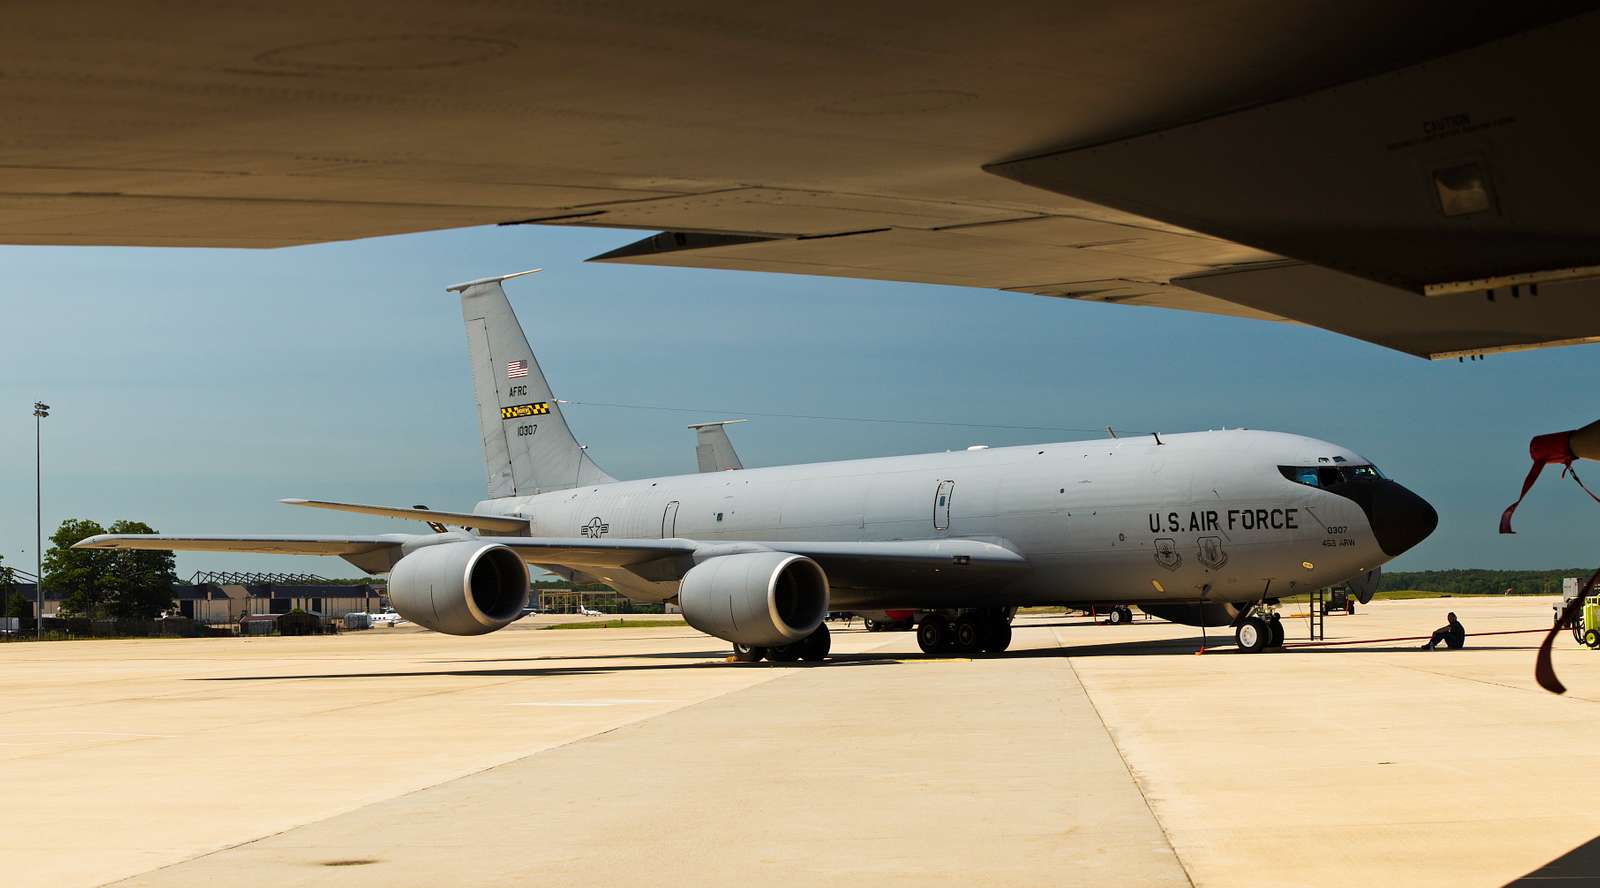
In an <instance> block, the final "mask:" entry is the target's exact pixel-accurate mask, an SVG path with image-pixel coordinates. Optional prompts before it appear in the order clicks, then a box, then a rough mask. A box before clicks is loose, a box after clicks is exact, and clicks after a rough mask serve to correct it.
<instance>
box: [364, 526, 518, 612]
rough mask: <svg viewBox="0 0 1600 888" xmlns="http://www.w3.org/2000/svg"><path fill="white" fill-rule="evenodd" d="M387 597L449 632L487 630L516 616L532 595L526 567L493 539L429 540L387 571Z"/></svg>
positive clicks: (400, 609) (405, 609)
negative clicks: (430, 543)
mask: <svg viewBox="0 0 1600 888" xmlns="http://www.w3.org/2000/svg"><path fill="white" fill-rule="evenodd" d="M389 600H390V601H392V602H393V603H394V609H395V610H396V611H397V612H399V614H400V616H402V617H405V618H406V619H407V620H410V621H411V622H413V623H416V624H417V625H418V626H425V627H427V628H429V629H432V630H434V631H435V632H444V633H447V634H449V635H483V634H484V633H487V632H493V631H495V630H496V629H499V628H501V627H502V626H505V625H506V624H507V623H510V622H511V621H512V620H515V619H516V618H517V616H518V615H519V614H521V613H522V607H523V605H524V604H526V603H527V601H528V568H527V566H526V565H524V564H523V563H522V559H521V558H519V557H517V553H515V552H513V551H511V550H510V549H508V548H506V547H505V546H501V545H496V544H493V543H477V542H472V541H462V542H457V543H440V544H439V545H435V546H426V547H424V548H421V549H418V550H416V551H415V552H412V553H410V554H409V555H406V556H405V557H404V558H401V559H400V561H399V562H398V563H397V564H395V566H394V569H393V570H392V571H390V572H389Z"/></svg>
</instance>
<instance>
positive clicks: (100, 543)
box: [72, 533, 111, 549]
mask: <svg viewBox="0 0 1600 888" xmlns="http://www.w3.org/2000/svg"><path fill="white" fill-rule="evenodd" d="M110 539H111V535H110V534H107V533H97V534H95V535H94V536H92V537H86V538H84V539H81V540H78V541H77V542H76V543H73V544H72V548H74V549H104V548H107V546H106V543H107V542H108V541H109V540H110Z"/></svg>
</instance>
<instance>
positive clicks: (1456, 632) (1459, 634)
mask: <svg viewBox="0 0 1600 888" xmlns="http://www.w3.org/2000/svg"><path fill="white" fill-rule="evenodd" d="M1446 619H1447V620H1449V622H1447V623H1445V624H1444V625H1443V626H1440V627H1439V628H1438V629H1435V630H1433V637H1431V638H1429V639H1428V643H1427V644H1425V645H1423V648H1424V649H1426V650H1430V651H1431V650H1433V649H1434V647H1435V646H1436V645H1438V644H1439V642H1441V641H1442V642H1444V646H1445V647H1447V648H1449V649H1450V650H1452V651H1459V650H1461V648H1462V647H1463V646H1465V645H1466V643H1467V630H1466V629H1464V628H1462V626H1461V621H1460V620H1457V619H1456V613H1455V611H1451V612H1450V614H1449V615H1448V616H1447V617H1446Z"/></svg>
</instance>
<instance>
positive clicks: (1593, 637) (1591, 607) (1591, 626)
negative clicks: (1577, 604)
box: [1572, 595, 1600, 648]
mask: <svg viewBox="0 0 1600 888" xmlns="http://www.w3.org/2000/svg"><path fill="white" fill-rule="evenodd" d="M1572 637H1573V638H1576V639H1577V640H1578V643H1579V644H1581V645H1584V646H1586V647H1590V648H1600V595H1590V596H1589V597H1588V598H1586V599H1584V602H1583V610H1582V611H1579V613H1578V619H1576V620H1573V621H1572Z"/></svg>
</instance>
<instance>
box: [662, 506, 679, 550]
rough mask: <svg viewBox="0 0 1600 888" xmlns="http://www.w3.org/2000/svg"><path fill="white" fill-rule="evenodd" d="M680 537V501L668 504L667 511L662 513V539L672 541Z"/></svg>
mask: <svg viewBox="0 0 1600 888" xmlns="http://www.w3.org/2000/svg"><path fill="white" fill-rule="evenodd" d="M677 535H678V501H677V500H673V501H672V502H670V503H667V508H666V511H664V512H662V513H661V538H662V539H664V540H666V539H671V538H673V537H675V536H677Z"/></svg>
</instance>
